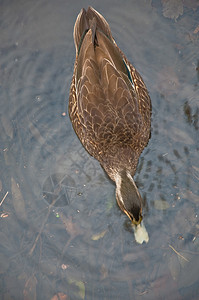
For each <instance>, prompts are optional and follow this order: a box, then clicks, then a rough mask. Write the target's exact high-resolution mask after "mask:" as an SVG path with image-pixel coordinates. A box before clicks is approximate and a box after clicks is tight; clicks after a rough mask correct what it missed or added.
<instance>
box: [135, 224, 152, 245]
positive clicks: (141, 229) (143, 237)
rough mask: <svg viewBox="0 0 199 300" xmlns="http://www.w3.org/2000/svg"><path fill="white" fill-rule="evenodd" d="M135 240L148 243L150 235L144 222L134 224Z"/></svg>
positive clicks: (139, 242)
mask: <svg viewBox="0 0 199 300" xmlns="http://www.w3.org/2000/svg"><path fill="white" fill-rule="evenodd" d="M133 230H134V236H135V240H136V242H137V243H138V244H143V242H145V243H148V241H149V235H148V232H147V231H146V228H145V226H144V223H143V222H142V223H141V224H139V225H137V226H136V225H133Z"/></svg>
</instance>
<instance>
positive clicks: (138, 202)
mask: <svg viewBox="0 0 199 300" xmlns="http://www.w3.org/2000/svg"><path fill="white" fill-rule="evenodd" d="M115 183H116V199H117V203H118V205H119V207H120V209H121V210H122V211H123V212H125V214H126V215H127V216H128V217H129V219H130V220H131V221H132V223H133V224H134V225H139V224H140V223H141V221H142V197H141V195H140V193H139V191H138V188H137V186H136V184H135V182H134V180H133V177H132V176H131V174H130V172H129V171H127V170H123V171H122V172H118V173H117V174H116V176H115Z"/></svg>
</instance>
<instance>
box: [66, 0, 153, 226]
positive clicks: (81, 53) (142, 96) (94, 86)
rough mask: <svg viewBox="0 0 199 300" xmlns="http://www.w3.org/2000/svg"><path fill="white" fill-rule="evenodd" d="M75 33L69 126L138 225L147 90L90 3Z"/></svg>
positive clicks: (147, 132)
mask: <svg viewBox="0 0 199 300" xmlns="http://www.w3.org/2000/svg"><path fill="white" fill-rule="evenodd" d="M73 37H74V43H75V48H76V59H75V63H74V73H73V77H72V82H71V87H70V94H69V105H68V111H69V117H70V120H71V123H72V126H73V129H74V131H75V133H76V135H77V136H78V138H79V140H80V142H81V143H82V145H83V146H84V148H85V149H86V150H87V152H88V153H89V154H90V155H91V156H93V157H94V158H95V159H96V160H98V161H99V163H100V164H101V166H102V168H103V169H104V170H105V172H106V173H107V174H108V176H109V178H110V179H111V180H112V181H113V182H115V185H116V201H117V204H118V206H119V208H120V209H121V210H122V211H123V212H124V213H125V214H126V215H127V216H128V218H129V219H130V220H131V222H132V223H133V224H134V225H136V226H137V225H139V224H140V223H141V221H142V218H143V217H142V209H143V199H142V197H141V194H140V192H139V190H138V187H137V185H136V183H135V180H134V175H135V172H136V168H137V165H138V161H139V157H140V155H141V153H142V151H143V149H144V148H145V147H146V145H147V144H148V141H149V139H150V128H151V99H150V96H149V93H148V91H147V88H146V85H145V83H144V81H143V79H142V77H141V75H140V74H139V73H138V71H137V70H136V69H135V67H134V66H133V65H132V64H131V63H130V62H129V61H128V59H127V58H126V56H125V55H124V53H123V52H122V51H121V50H120V48H119V47H118V46H117V44H116V42H115V40H114V38H113V36H112V33H111V30H110V27H109V24H108V22H107V21H106V20H105V18H104V17H103V16H102V15H101V14H100V13H99V12H97V11H96V10H95V9H94V8H92V7H90V6H89V7H88V9H87V10H85V9H84V8H82V9H81V11H80V13H79V14H78V16H77V19H76V22H75V25H74V32H73Z"/></svg>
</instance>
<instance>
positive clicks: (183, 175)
mask: <svg viewBox="0 0 199 300" xmlns="http://www.w3.org/2000/svg"><path fill="white" fill-rule="evenodd" d="M174 2H175V1H173V3H174ZM176 3H178V5H177V11H174V9H173V8H172V9H171V10H169V8H168V7H167V9H166V8H165V7H164V15H163V6H162V4H161V2H160V1H139V0H136V1H135V0H134V1H130V0H128V1H122V4H121V1H112V0H111V1H109V2H107V1H104V0H102V1H100V2H99V1H90V2H88V1H71V0H70V1H62V0H59V1H49V0H48V1H47V0H42V1H22V0H21V1H20V0H19V1H1V4H0V15H1V18H0V31H1V37H0V39H1V46H0V53H1V55H0V101H1V112H0V118H1V119H0V126H1V129H0V130H1V131H0V132H1V135H0V150H1V160H0V166H1V177H0V196H1V198H0V201H1V205H0V210H1V212H0V214H1V215H0V217H1V218H0V222H1V228H0V238H1V245H0V275H1V276H0V294H1V299H17V300H18V299H42V300H43V299H72V300H75V299H108V300H110V299H118V300H120V299H147V300H148V299H198V294H199V276H198V268H199V222H198V218H199V211H198V210H199V191H198V190H199V189H198V180H199V164H198V151H199V132H198V129H199V70H198V68H199V63H198V61H199V53H198V49H199V48H198V47H199V28H198V25H199V23H198V13H199V6H198V3H197V1H184V2H183V3H184V5H183V4H182V3H181V1H176ZM89 4H90V5H92V6H93V7H94V8H96V9H97V10H98V11H99V12H101V13H102V14H103V15H104V17H105V18H106V19H107V21H108V22H109V24H110V26H111V29H112V33H113V36H114V38H115V40H116V42H117V43H118V45H119V46H120V47H121V49H122V50H123V51H124V53H125V54H126V56H127V57H128V58H129V60H130V61H132V62H133V64H134V65H135V66H136V68H137V69H138V71H139V72H140V73H141V74H142V76H143V78H144V80H145V83H146V85H147V87H148V89H149V92H150V95H151V99H152V105H153V115H152V136H151V139H150V142H149V144H148V146H147V148H146V149H145V151H144V152H143V154H142V156H141V158H140V162H139V166H138V170H137V173H136V176H135V179H136V182H137V184H138V186H139V189H140V192H141V194H142V196H143V198H144V200H145V208H144V222H145V226H146V227H147V230H148V232H149V235H150V241H149V243H148V244H144V245H138V244H136V243H135V241H134V235H133V232H132V228H131V227H130V224H129V221H128V220H127V218H126V216H125V215H124V214H122V213H121V211H120V210H119V209H118V207H117V204H116V201H115V195H114V192H115V190H114V185H113V184H112V182H111V181H110V180H109V179H108V178H107V176H106V175H105V173H104V171H103V170H102V169H101V167H100V166H99V164H98V162H97V161H95V160H94V159H93V158H91V157H90V156H89V155H88V154H87V152H86V151H85V150H84V148H83V147H82V145H81V144H80V142H79V140H78V139H77V137H76V135H75V133H74V131H73V130H72V126H71V124H70V121H69V117H68V113H67V103H68V95H69V88H70V82H71V78H72V73H73V64H74V59H75V49H74V45H73V37H72V30H73V25H74V22H75V19H76V16H77V14H78V13H79V11H80V9H81V7H83V6H84V7H85V8H87V6H88V5H89ZM178 15H179V17H178ZM166 16H167V17H166ZM169 16H170V17H172V16H174V18H176V21H175V20H174V19H171V18H168V17H169ZM65 112H66V115H65ZM55 295H57V298H56V297H55ZM53 296H54V298H53ZM58 297H59V298H58Z"/></svg>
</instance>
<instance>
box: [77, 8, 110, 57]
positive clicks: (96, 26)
mask: <svg viewBox="0 0 199 300" xmlns="http://www.w3.org/2000/svg"><path fill="white" fill-rule="evenodd" d="M89 29H91V30H92V40H93V43H94V41H95V32H96V30H99V31H102V32H103V33H104V34H105V35H106V36H107V37H108V38H109V39H110V40H113V37H112V34H111V30H110V27H109V25H108V23H107V21H106V20H105V19H104V17H103V16H102V15H101V14H99V13H98V12H97V11H96V10H95V9H94V8H92V7H91V6H89V7H88V9H87V11H86V10H85V9H84V8H82V10H81V12H80V13H79V15H78V17H77V20H76V23H75V26H74V33H73V35H74V41H75V46H76V52H77V53H78V52H79V48H80V46H81V42H82V40H83V38H84V36H85V34H86V32H87V31H88V30H89Z"/></svg>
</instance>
